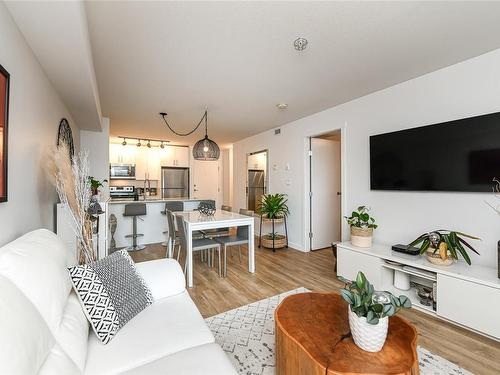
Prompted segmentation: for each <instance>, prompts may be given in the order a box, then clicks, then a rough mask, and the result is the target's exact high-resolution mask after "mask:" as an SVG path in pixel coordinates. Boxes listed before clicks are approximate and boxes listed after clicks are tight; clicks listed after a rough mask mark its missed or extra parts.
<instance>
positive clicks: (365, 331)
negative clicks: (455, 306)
mask: <svg viewBox="0 0 500 375" xmlns="http://www.w3.org/2000/svg"><path fill="white" fill-rule="evenodd" d="M340 294H341V295H342V298H344V300H346V302H347V303H348V304H349V306H348V311H349V312H348V314H349V327H350V328H351V334H352V338H353V340H354V343H355V344H356V345H357V346H358V347H360V348H361V349H363V350H366V351H367V352H379V351H380V350H382V347H383V346H384V344H385V340H386V338H387V329H388V327H389V317H391V316H393V315H395V314H396V313H397V312H398V311H399V310H400V309H409V308H410V307H411V301H410V300H409V299H408V297H406V296H399V297H396V296H394V295H393V294H392V293H389V292H379V291H375V289H374V287H373V285H372V284H370V282H369V281H368V280H367V279H366V277H365V275H364V274H363V272H358V275H357V276H356V280H354V281H352V282H351V283H350V284H348V285H347V286H346V288H345V289H341V290H340Z"/></svg>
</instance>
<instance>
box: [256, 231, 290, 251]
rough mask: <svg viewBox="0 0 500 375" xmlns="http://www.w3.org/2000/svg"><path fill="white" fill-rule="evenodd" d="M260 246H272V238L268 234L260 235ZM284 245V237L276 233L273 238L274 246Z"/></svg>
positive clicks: (270, 247) (280, 246)
mask: <svg viewBox="0 0 500 375" xmlns="http://www.w3.org/2000/svg"><path fill="white" fill-rule="evenodd" d="M262 246H264V247H267V248H268V249H272V248H273V238H272V237H271V236H269V235H267V234H266V235H264V236H262ZM285 246H286V237H285V236H284V235H282V234H278V235H276V237H275V238H274V248H275V249H282V248H283V247H285Z"/></svg>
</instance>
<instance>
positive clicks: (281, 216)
mask: <svg viewBox="0 0 500 375" xmlns="http://www.w3.org/2000/svg"><path fill="white" fill-rule="evenodd" d="M287 202H288V199H287V198H286V194H280V193H277V194H266V195H263V196H262V201H261V202H260V204H259V206H258V213H259V214H260V215H261V224H260V225H261V231H262V221H264V222H266V221H267V222H271V225H272V231H271V233H268V234H265V235H263V236H261V237H260V240H261V242H262V246H264V247H267V248H269V249H273V250H274V249H280V248H283V247H285V246H287V244H288V242H287V238H286V235H283V234H278V233H276V232H275V224H276V223H282V222H284V223H285V229H286V217H287V216H288V214H289V213H290V211H289V210H288V205H287Z"/></svg>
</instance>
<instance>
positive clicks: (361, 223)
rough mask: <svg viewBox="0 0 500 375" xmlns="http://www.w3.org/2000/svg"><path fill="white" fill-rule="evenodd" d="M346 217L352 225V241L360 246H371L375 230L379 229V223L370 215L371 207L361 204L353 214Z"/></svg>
mask: <svg viewBox="0 0 500 375" xmlns="http://www.w3.org/2000/svg"><path fill="white" fill-rule="evenodd" d="M345 218H346V220H347V224H349V226H350V227H351V243H352V244H353V245H354V246H358V247H371V246H372V238H373V230H374V229H377V227H378V225H377V224H375V219H374V218H373V217H372V216H370V209H369V208H368V207H366V206H359V207H358V208H357V210H356V211H353V212H352V213H351V216H349V217H347V216H346V217H345Z"/></svg>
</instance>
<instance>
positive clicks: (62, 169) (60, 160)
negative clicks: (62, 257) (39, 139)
mask: <svg viewBox="0 0 500 375" xmlns="http://www.w3.org/2000/svg"><path fill="white" fill-rule="evenodd" d="M49 170H50V171H51V175H52V177H53V182H54V185H55V187H56V190H57V194H58V195H59V199H60V200H61V203H62V204H63V205H64V206H65V209H66V211H67V213H68V216H69V217H70V218H71V224H72V225H71V227H72V228H73V231H74V232H75V235H76V238H77V240H78V246H77V251H78V254H77V256H78V259H79V262H80V264H83V263H89V262H91V261H94V260H95V259H96V254H95V251H94V248H93V246H92V225H91V223H90V217H89V215H88V213H87V210H88V208H89V206H90V199H91V197H92V191H91V187H90V180H89V178H88V176H89V163H88V153H87V152H85V151H82V152H80V153H79V154H78V155H77V156H74V157H73V160H71V158H70V156H69V148H68V145H67V144H66V143H64V142H62V143H61V144H59V146H58V147H55V148H54V151H53V153H52V158H51V161H50V165H49Z"/></svg>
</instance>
